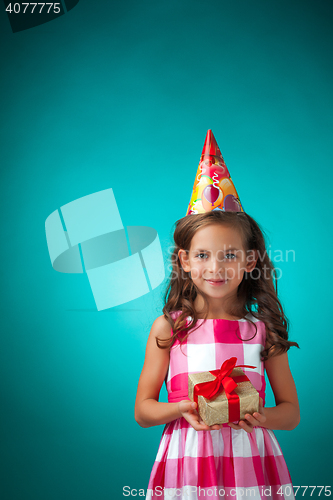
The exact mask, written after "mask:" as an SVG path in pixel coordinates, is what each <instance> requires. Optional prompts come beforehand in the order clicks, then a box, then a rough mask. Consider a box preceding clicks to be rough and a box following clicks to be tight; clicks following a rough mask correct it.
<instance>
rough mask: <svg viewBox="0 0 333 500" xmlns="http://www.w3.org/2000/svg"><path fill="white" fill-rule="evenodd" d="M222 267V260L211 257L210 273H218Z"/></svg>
mask: <svg viewBox="0 0 333 500" xmlns="http://www.w3.org/2000/svg"><path fill="white" fill-rule="evenodd" d="M222 267H223V266H222V262H220V261H219V260H218V259H217V258H214V259H211V262H210V266H209V268H210V271H211V272H212V273H214V274H218V273H219V272H220V271H222Z"/></svg>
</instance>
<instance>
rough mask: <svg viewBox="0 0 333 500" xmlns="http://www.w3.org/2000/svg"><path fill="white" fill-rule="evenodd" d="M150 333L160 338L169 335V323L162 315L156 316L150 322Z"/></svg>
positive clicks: (165, 337)
mask: <svg viewBox="0 0 333 500" xmlns="http://www.w3.org/2000/svg"><path fill="white" fill-rule="evenodd" d="M150 335H152V336H153V337H158V338H160V339H167V338H170V336H171V326H170V323H169V322H168V321H167V320H166V319H165V317H164V315H163V314H162V315H161V316H158V317H157V318H156V319H155V321H154V323H153V324H152V327H151V330H150Z"/></svg>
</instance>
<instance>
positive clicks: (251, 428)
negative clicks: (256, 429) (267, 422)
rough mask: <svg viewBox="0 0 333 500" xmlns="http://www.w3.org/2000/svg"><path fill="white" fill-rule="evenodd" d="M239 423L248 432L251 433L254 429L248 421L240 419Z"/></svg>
mask: <svg viewBox="0 0 333 500" xmlns="http://www.w3.org/2000/svg"><path fill="white" fill-rule="evenodd" d="M239 425H240V428H241V429H243V430H244V431H246V432H249V433H251V432H252V431H253V426H252V425H251V424H250V423H246V422H245V421H244V420H240V422H239Z"/></svg>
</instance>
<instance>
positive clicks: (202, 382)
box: [188, 357, 259, 425]
mask: <svg viewBox="0 0 333 500" xmlns="http://www.w3.org/2000/svg"><path fill="white" fill-rule="evenodd" d="M236 362H237V358H235V357H233V358H230V359H227V360H226V361H225V362H224V363H223V364H222V366H221V368H220V369H219V370H213V371H209V372H200V373H189V375H188V395H189V398H190V399H191V401H195V402H196V403H197V405H198V406H197V411H198V412H199V415H200V417H201V419H202V420H203V422H205V424H206V425H214V424H225V423H228V422H235V421H237V422H238V420H241V419H243V418H244V416H245V414H246V413H250V414H252V413H254V412H258V411H259V393H258V391H257V390H256V389H255V388H254V387H253V385H252V384H251V382H250V380H249V379H248V377H247V376H246V375H245V374H244V372H243V370H242V368H241V367H243V368H255V366H250V365H238V366H236Z"/></svg>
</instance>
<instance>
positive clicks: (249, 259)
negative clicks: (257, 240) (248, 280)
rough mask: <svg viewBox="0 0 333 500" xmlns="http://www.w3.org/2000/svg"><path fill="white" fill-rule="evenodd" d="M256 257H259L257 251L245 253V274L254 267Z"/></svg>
mask: <svg viewBox="0 0 333 500" xmlns="http://www.w3.org/2000/svg"><path fill="white" fill-rule="evenodd" d="M258 257H259V255H258V252H257V250H249V251H248V252H247V257H246V261H247V263H246V269H245V270H246V272H247V273H250V272H251V271H253V269H254V268H255V267H256V264H257V260H258Z"/></svg>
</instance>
